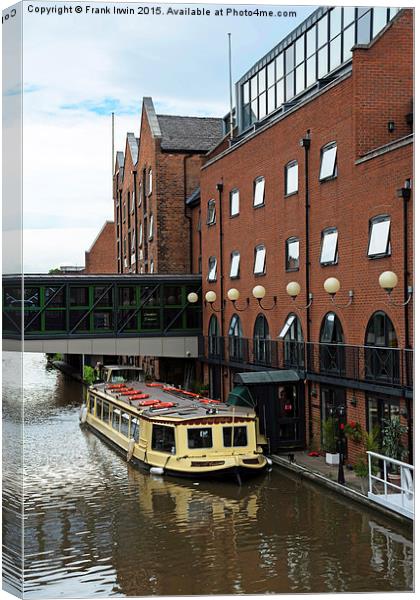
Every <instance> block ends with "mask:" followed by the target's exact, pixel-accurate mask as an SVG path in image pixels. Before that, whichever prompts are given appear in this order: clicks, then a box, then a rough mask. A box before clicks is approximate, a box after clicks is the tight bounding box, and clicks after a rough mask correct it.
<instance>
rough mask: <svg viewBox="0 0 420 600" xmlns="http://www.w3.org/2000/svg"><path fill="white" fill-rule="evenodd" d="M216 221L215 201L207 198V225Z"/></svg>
mask: <svg viewBox="0 0 420 600" xmlns="http://www.w3.org/2000/svg"><path fill="white" fill-rule="evenodd" d="M215 223H216V202H215V201H214V200H209V201H208V202H207V225H214V224H215Z"/></svg>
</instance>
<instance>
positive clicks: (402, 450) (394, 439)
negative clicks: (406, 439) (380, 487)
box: [382, 416, 408, 484]
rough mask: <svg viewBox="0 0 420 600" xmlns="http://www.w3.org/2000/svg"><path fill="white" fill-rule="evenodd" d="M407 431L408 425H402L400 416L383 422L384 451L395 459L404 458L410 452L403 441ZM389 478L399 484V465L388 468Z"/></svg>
mask: <svg viewBox="0 0 420 600" xmlns="http://www.w3.org/2000/svg"><path fill="white" fill-rule="evenodd" d="M405 433H407V427H406V426H405V425H401V423H400V420H399V418H398V417H395V416H394V417H391V418H390V419H385V420H384V421H383V424H382V453H383V454H384V455H385V456H388V457H389V458H394V459H395V460H401V461H402V460H404V458H405V457H406V456H407V454H408V452H407V449H406V447H405V446H404V444H403V443H402V436H403V435H404V434H405ZM388 479H389V480H390V481H392V482H393V483H397V484H398V480H399V479H400V470H399V467H398V466H397V465H394V464H391V465H390V466H389V468H388Z"/></svg>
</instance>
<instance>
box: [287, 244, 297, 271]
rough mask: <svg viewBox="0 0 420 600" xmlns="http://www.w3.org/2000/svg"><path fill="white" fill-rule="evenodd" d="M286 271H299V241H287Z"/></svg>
mask: <svg viewBox="0 0 420 600" xmlns="http://www.w3.org/2000/svg"><path fill="white" fill-rule="evenodd" d="M286 271H299V239H298V238H297V237H291V238H289V239H288V240H286Z"/></svg>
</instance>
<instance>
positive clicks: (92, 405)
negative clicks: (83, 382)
mask: <svg viewBox="0 0 420 600" xmlns="http://www.w3.org/2000/svg"><path fill="white" fill-rule="evenodd" d="M89 412H90V414H91V415H94V414H95V396H94V395H93V394H90V395H89Z"/></svg>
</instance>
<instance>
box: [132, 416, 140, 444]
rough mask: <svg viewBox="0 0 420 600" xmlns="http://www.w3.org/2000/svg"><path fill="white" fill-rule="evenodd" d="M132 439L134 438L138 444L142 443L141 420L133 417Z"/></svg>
mask: <svg viewBox="0 0 420 600" xmlns="http://www.w3.org/2000/svg"><path fill="white" fill-rule="evenodd" d="M130 437H132V438H133V439H134V440H135V441H136V442H138V441H140V427H139V420H138V419H136V418H135V417H131V428H130Z"/></svg>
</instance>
